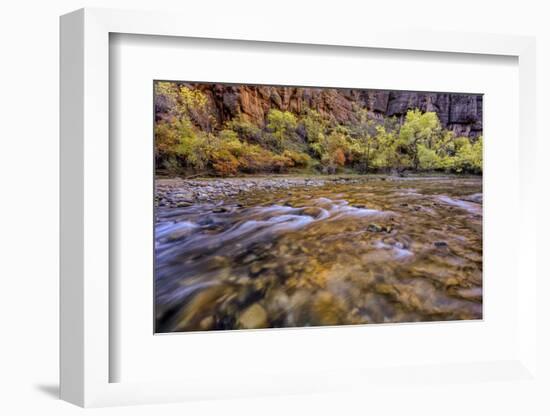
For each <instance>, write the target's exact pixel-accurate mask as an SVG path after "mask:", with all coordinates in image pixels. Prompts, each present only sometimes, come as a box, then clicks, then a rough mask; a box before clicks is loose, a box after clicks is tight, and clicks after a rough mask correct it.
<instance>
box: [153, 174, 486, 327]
mask: <svg viewBox="0 0 550 416" xmlns="http://www.w3.org/2000/svg"><path fill="white" fill-rule="evenodd" d="M481 203H482V200H481V179H480V178H413V179H400V180H395V179H392V180H383V179H377V180H371V181H366V182H364V183H353V184H330V185H326V186H323V187H316V188H312V187H310V188H308V187H299V188H291V189H286V190H282V191H261V190H258V191H251V192H248V193H245V194H244V195H242V196H240V197H237V198H233V199H231V200H227V201H224V202H220V203H216V204H206V203H201V204H194V205H191V206H188V207H183V208H166V207H161V208H159V209H158V210H157V224H156V280H155V293H156V321H157V332H173V331H195V330H212V329H236V328H264V327H294V326H314V325H340V324H367V323H385V322H416V321H434V320H457V319H480V318H481V315H482V282H481V275H482V205H481Z"/></svg>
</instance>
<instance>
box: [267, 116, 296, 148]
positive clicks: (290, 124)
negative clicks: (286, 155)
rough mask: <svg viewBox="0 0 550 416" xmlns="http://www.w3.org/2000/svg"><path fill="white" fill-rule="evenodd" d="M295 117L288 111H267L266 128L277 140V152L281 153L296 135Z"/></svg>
mask: <svg viewBox="0 0 550 416" xmlns="http://www.w3.org/2000/svg"><path fill="white" fill-rule="evenodd" d="M296 127H297V120H296V116H295V115H294V114H292V113H290V112H288V111H279V110H275V109H271V110H269V113H268V114H267V128H268V129H270V130H271V131H272V133H273V135H274V136H275V138H276V139H277V144H278V146H279V150H280V151H283V150H284V149H285V146H286V145H288V142H290V141H291V140H292V139H293V138H294V137H295V134H296Z"/></svg>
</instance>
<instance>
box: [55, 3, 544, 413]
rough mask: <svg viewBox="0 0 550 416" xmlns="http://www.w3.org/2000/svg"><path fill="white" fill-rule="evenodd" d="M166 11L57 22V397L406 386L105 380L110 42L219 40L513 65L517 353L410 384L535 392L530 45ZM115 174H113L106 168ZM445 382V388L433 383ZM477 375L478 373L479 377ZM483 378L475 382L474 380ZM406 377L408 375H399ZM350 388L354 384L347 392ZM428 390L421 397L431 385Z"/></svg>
mask: <svg viewBox="0 0 550 416" xmlns="http://www.w3.org/2000/svg"><path fill="white" fill-rule="evenodd" d="M183 18H184V16H180V15H177V14H173V13H161V12H155V13H152V12H137V11H120V10H108V9H82V10H78V11H76V12H73V13H70V14H68V15H65V16H63V17H62V18H61V282H60V286H61V311H60V312H61V313H60V317H61V339H60V349H61V355H60V359H61V389H60V394H61V398H62V399H64V400H67V401H69V402H71V403H74V404H77V405H79V406H85V407H88V406H108V405H120V404H139V403H159V402H169V401H170V402H173V401H184V400H191V399H197V398H215V397H242V396H254V395H262V394H273V393H275V394H281V393H291V394H296V393H306V392H323V391H333V390H339V389H342V388H347V386H348V384H345V385H343V384H342V382H341V380H342V379H344V378H347V379H349V380H353V384H354V385H355V386H356V387H357V389H358V391H360V390H361V389H362V388H363V387H364V386H367V385H369V386H372V385H376V384H377V383H380V382H381V383H383V384H384V383H392V380H393V379H395V377H396V376H397V377H398V378H400V379H401V378H406V374H407V373H411V371H410V369H409V370H407V369H404V370H402V371H401V370H399V369H392V368H380V369H376V370H373V369H370V370H369V371H368V372H367V371H361V369H357V371H350V370H349V369H341V370H333V372H332V373H331V374H329V375H328V377H326V378H323V379H322V380H321V379H319V376H318V374H313V373H312V374H300V375H296V374H291V373H290V372H286V373H285V372H281V374H279V375H277V376H273V377H271V378H270V379H269V380H268V379H266V380H262V381H261V382H254V383H246V382H240V381H239V382H238V383H236V384H235V385H233V386H231V387H230V388H227V387H224V385H223V383H222V382H220V383H219V384H216V383H213V382H212V381H211V380H204V379H203V380H198V379H189V380H183V381H174V382H170V381H166V382H147V383H125V382H118V383H114V382H110V373H109V367H110V363H111V362H112V360H114V359H116V357H114V356H113V354H112V352H111V351H110V348H109V345H110V344H109V337H110V334H109V322H110V321H109V319H110V314H109V310H110V307H112V305H110V302H112V299H111V298H110V296H109V291H110V284H109V275H110V264H111V263H110V259H109V238H110V231H109V229H110V205H109V201H110V196H109V189H110V186H109V184H110V176H109V170H110V163H112V161H110V158H109V116H110V115H109V36H110V34H113V33H124V34H136V35H155V36H171V37H187V38H209V39H226V40H239V41H250V42H280V43H282V44H305V45H332V46H335V47H356V48H381V49H390V50H394V49H396V50H411V51H431V52H438V53H458V54H484V55H505V56H511V57H516V58H517V59H518V62H519V90H520V91H519V109H520V110H519V136H520V137H521V139H522V141H521V146H520V150H519V151H520V153H519V164H520V172H521V174H520V175H521V176H520V178H519V185H520V192H519V195H520V201H519V203H520V210H521V212H522V213H523V214H524V215H522V216H521V218H520V224H519V226H518V228H519V231H518V234H519V241H518V264H517V265H511V267H516V268H517V270H522V279H521V285H520V287H519V290H518V293H517V308H518V312H517V319H518V321H519V325H520V334H519V341H520V344H519V346H518V354H517V356H515V357H511V358H510V360H506V361H502V360H500V361H486V362H475V363H468V364H464V363H462V364H460V365H458V364H456V363H452V362H449V363H441V364H440V365H436V366H434V365H422V364H421V363H419V365H418V367H416V368H415V369H414V376H413V379H415V380H419V381H420V382H421V383H426V384H428V385H429V384H430V383H433V382H434V380H435V381H440V380H444V379H445V377H447V379H454V380H460V381H461V382H472V383H481V381H483V380H486V379H490V380H506V381H511V382H516V381H517V383H521V382H525V380H529V382H530V383H534V385H533V387H534V388H536V387H537V383H541V382H540V381H539V379H540V375H539V372H537V361H536V349H537V321H536V319H534V317H536V314H537V308H536V297H537V294H536V280H537V271H536V268H535V264H536V258H535V253H536V250H533V249H529V247H531V248H532V244H533V242H534V241H536V235H535V232H536V218H535V217H534V216H533V215H527V213H534V212H536V198H535V192H536V190H535V189H534V183H533V180H532V179H533V177H534V172H535V159H536V152H535V146H534V144H535V141H536V131H535V126H536V120H535V117H536V111H534V110H535V109H534V106H535V102H536V101H535V92H536V77H535V40H534V39H533V38H530V37H519V36H508V35H488V34H473V33H437V34H434V33H433V32H430V31H421V30H415V31H412V30H406V31H404V30H396V29H395V28H391V27H388V29H387V30H386V31H383V30H378V29H364V28H356V27H355V28H354V27H350V28H348V30H344V31H338V32H337V33H330V34H329V33H327V32H326V31H325V30H323V28H320V27H319V28H316V27H315V26H314V25H311V27H310V28H308V30H307V31H304V30H301V29H300V28H292V27H291V28H286V30H285V31H284V32H281V31H280V30H279V27H278V26H277V25H275V24H274V25H271V24H269V23H265V24H263V25H262V26H261V27H254V28H253V29H250V30H247V32H246V34H242V33H237V32H235V29H234V26H233V25H232V24H231V22H228V21H225V20H223V19H221V20H219V21H218V22H216V25H211V26H207V27H205V26H204V25H203V24H202V23H201V22H200V21H194V20H193V19H185V22H186V24H185V25H182V24H181V22H182V21H183ZM111 168H112V167H111ZM442 373H445V376H443V378H441V379H440V378H439V377H440V376H441V374H442ZM476 374H477V375H476ZM479 374H483V376H482V377H479ZM404 375H405V376H404ZM348 383H350V382H348ZM428 388H429V387H428Z"/></svg>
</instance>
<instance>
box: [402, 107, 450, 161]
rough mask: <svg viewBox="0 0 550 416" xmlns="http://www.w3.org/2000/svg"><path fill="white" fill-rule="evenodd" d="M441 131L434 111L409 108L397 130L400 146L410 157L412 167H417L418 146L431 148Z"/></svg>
mask: <svg viewBox="0 0 550 416" xmlns="http://www.w3.org/2000/svg"><path fill="white" fill-rule="evenodd" d="M440 132H441V125H440V123H439V118H438V117H437V114H436V113H434V112H427V113H422V112H421V111H420V110H418V109H415V110H409V111H408V112H407V115H406V117H405V122H404V123H403V125H402V126H401V130H400V131H399V141H400V143H399V144H400V146H401V148H402V149H403V150H406V153H407V154H408V156H409V157H410V159H411V164H412V166H411V167H412V168H413V169H415V170H416V169H418V167H419V163H420V160H419V158H418V146H419V145H424V146H425V147H426V148H428V149H431V148H432V146H433V144H434V141H435V139H436V137H437V135H438V134H439V133H440Z"/></svg>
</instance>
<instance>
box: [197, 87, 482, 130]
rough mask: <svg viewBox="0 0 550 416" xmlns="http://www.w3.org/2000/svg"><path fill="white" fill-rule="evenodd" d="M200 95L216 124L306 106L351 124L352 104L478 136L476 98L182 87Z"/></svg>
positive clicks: (479, 119)
mask: <svg viewBox="0 0 550 416" xmlns="http://www.w3.org/2000/svg"><path fill="white" fill-rule="evenodd" d="M186 85H188V86H190V87H193V88H198V89H200V90H201V91H203V92H204V93H205V94H206V96H207V97H208V99H209V106H210V108H211V112H212V114H213V115H214V117H215V118H216V120H217V121H218V122H219V123H220V125H221V124H223V123H224V122H225V121H227V120H229V119H231V118H233V117H235V116H239V115H241V116H242V117H244V118H245V119H247V120H249V121H251V122H253V123H255V124H257V125H263V124H264V123H265V119H266V116H267V113H268V112H269V109H270V108H276V109H279V110H282V111H290V112H293V113H296V114H299V113H300V112H302V111H303V109H305V108H306V107H309V108H313V109H315V110H317V111H319V112H320V113H322V114H327V115H328V114H332V115H333V116H334V117H335V118H336V120H337V121H338V122H340V123H346V122H350V121H353V120H354V118H355V115H354V112H353V104H358V105H360V106H362V107H366V108H367V109H368V110H369V111H370V112H371V114H372V115H373V117H375V118H376V117H380V118H381V117H382V116H387V117H392V116H395V117H396V118H397V119H399V120H400V121H402V120H403V118H404V116H405V114H406V113H407V111H408V110H409V109H413V108H418V109H420V110H422V111H434V112H436V113H437V115H438V116H439V119H440V120H441V124H442V126H443V127H445V128H447V129H449V130H452V131H454V132H455V133H456V134H457V135H461V136H470V137H477V136H479V135H481V133H482V125H483V105H482V95H481V94H453V93H430V92H409V91H378V90H358V89H334V88H301V87H276V86H254V85H227V84H186Z"/></svg>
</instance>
